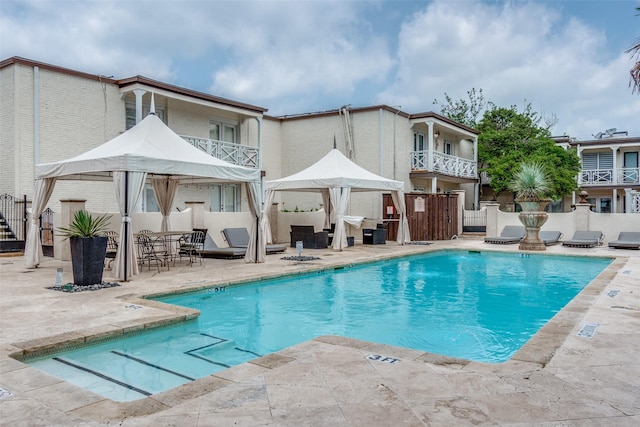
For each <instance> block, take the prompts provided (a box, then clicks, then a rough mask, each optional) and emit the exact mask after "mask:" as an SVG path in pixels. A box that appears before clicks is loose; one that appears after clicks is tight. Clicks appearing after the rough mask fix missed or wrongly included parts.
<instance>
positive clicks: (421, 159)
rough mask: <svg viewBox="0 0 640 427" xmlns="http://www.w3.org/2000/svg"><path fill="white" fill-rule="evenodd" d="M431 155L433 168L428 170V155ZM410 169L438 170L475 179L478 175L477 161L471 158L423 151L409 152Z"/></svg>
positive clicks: (444, 173)
mask: <svg viewBox="0 0 640 427" xmlns="http://www.w3.org/2000/svg"><path fill="white" fill-rule="evenodd" d="M430 154H431V155H432V159H433V170H429V155H430ZM411 170H412V171H429V172H438V173H441V174H443V175H449V176H457V177H462V178H469V179H476V178H477V177H478V168H477V163H476V162H474V161H473V160H469V159H463V158H462V157H456V156H452V155H450V154H444V153H438V152H429V151H428V150H424V151H412V152H411Z"/></svg>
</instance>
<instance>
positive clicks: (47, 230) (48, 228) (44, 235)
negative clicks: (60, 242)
mask: <svg viewBox="0 0 640 427" xmlns="http://www.w3.org/2000/svg"><path fill="white" fill-rule="evenodd" d="M40 240H41V241H42V254H43V255H44V256H51V257H52V256H53V211H52V210H51V208H47V209H45V210H44V212H42V215H40Z"/></svg>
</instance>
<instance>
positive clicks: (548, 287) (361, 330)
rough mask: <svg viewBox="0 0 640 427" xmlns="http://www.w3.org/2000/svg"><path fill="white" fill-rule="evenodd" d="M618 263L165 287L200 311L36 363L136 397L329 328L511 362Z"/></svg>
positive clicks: (421, 266)
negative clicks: (177, 289) (192, 289)
mask: <svg viewBox="0 0 640 427" xmlns="http://www.w3.org/2000/svg"><path fill="white" fill-rule="evenodd" d="M610 262H611V260H610V259H604V258H579V257H554V256H544V255H529V254H524V255H523V254H520V253H518V254H514V253H510V254H503V253H484V252H483V253H480V252H449V251H445V252H434V253H430V254H424V255H419V256H412V257H409V258H403V259H395V260H387V261H383V262H376V263H372V264H367V265H361V266H355V267H351V268H344V269H339V270H329V271H324V272H316V273H310V274H303V275H295V276H288V277H284V278H279V279H273V280H267V281H261V282H258V283H254V284H247V285H243V286H235V287H217V288H212V289H208V290H205V291H201V292H197V293H189V294H182V295H175V296H167V297H162V298H157V300H159V301H163V302H166V303H170V304H177V305H181V306H186V307H191V308H196V309H198V310H201V315H200V317H199V318H198V319H196V320H194V321H190V322H186V323H184V324H180V325H176V326H172V327H166V328H161V329H158V330H154V331H150V332H146V333H144V334H138V335H133V336H131V337H128V338H124V339H119V340H113V341H108V342H105V343H102V344H98V345H92V346H90V347H85V348H80V349H77V350H73V351H68V352H64V353H60V354H56V355H55V356H49V357H46V358H41V359H37V360H31V361H28V362H27V363H29V364H31V365H33V366H35V367H37V368H39V369H42V370H44V371H47V372H49V373H51V374H53V375H56V376H58V377H61V378H63V379H65V380H67V381H69V382H72V383H74V384H77V385H79V386H81V387H85V388H87V389H90V390H92V391H94V392H96V393H98V394H102V395H104V396H106V397H109V398H111V399H113V400H117V401H129V400H135V399H139V398H142V397H145V396H147V395H150V394H154V393H157V392H160V391H163V390H167V389H169V388H173V387H176V386H178V385H180V384H184V383H186V382H189V381H192V380H195V379H197V378H202V377H204V376H207V375H210V374H212V373H215V372H217V371H219V370H222V369H225V368H227V367H229V366H234V365H237V364H240V363H243V362H246V361H248V360H251V359H253V358H256V357H258V356H261V355H266V354H269V353H272V352H274V351H278V350H280V349H282V348H285V347H288V346H291V345H294V344H297V343H300V342H303V341H306V340H309V339H312V338H314V337H317V336H321V335H341V336H346V337H351V338H357V339H361V340H366V341H372V342H378V343H384V344H390V345H395V346H401V347H408V348H412V349H416V350H422V351H428V352H432V353H438V354H443V355H447V356H453V357H459V358H465V359H470V360H476V361H482V362H490V363H495V362H502V361H505V360H508V359H509V358H510V357H511V356H512V355H513V354H514V353H515V352H516V351H517V350H518V349H519V348H520V347H521V346H522V345H523V344H524V343H525V342H527V340H529V339H530V338H531V337H532V336H533V335H534V334H535V333H536V332H537V331H538V330H539V329H540V328H541V327H542V326H543V325H544V324H545V323H546V322H547V321H548V320H549V319H550V318H551V317H553V315H554V314H555V313H557V312H558V311H560V310H561V309H562V307H564V306H565V305H566V304H567V303H568V302H569V301H570V300H571V299H572V298H573V297H574V296H575V295H576V294H577V293H578V292H579V291H580V290H581V289H582V288H583V287H584V286H585V285H587V284H588V283H589V282H590V281H591V280H592V279H593V278H595V277H596V276H597V275H598V274H599V273H600V272H601V271H602V270H603V269H604V268H605V267H606V266H607V265H608V264H609V263H610Z"/></svg>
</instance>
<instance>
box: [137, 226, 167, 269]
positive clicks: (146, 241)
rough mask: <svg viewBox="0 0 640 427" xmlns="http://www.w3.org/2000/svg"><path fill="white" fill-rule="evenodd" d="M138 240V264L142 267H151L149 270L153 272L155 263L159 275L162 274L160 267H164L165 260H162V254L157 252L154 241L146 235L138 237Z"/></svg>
mask: <svg viewBox="0 0 640 427" xmlns="http://www.w3.org/2000/svg"><path fill="white" fill-rule="evenodd" d="M136 240H137V243H138V262H139V263H140V266H143V265H145V263H146V264H148V265H149V270H151V263H152V262H154V263H155V264H156V268H157V269H158V273H160V265H162V263H163V260H162V258H160V256H159V255H160V254H158V253H157V252H156V247H155V245H154V244H153V240H151V238H150V237H149V236H148V235H146V234H144V233H143V234H138V235H136Z"/></svg>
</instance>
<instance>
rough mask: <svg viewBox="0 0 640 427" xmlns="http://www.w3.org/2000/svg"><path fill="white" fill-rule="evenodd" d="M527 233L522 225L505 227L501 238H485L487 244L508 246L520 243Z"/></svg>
mask: <svg viewBox="0 0 640 427" xmlns="http://www.w3.org/2000/svg"><path fill="white" fill-rule="evenodd" d="M524 235H525V231H524V227H523V226H521V225H505V227H504V228H503V229H502V233H500V235H499V236H494V237H485V238H484V242H485V243H493V244H498V245H506V244H512V243H520V240H522V239H524Z"/></svg>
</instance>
